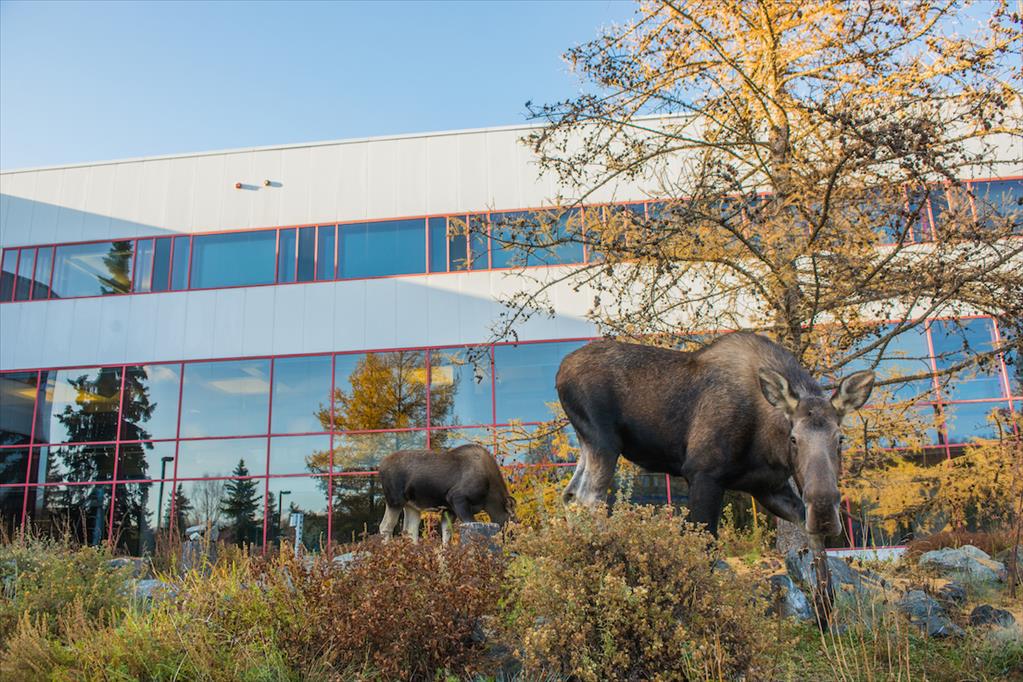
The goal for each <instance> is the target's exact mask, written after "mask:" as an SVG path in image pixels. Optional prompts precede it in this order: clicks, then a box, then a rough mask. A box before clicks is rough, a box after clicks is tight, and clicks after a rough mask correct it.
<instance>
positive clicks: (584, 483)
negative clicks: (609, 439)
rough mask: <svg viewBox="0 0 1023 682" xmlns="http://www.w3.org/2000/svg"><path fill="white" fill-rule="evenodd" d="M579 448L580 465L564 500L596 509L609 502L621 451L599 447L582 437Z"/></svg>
mask: <svg viewBox="0 0 1023 682" xmlns="http://www.w3.org/2000/svg"><path fill="white" fill-rule="evenodd" d="M579 446H580V447H579V464H577V465H576V470H575V473H574V474H573V475H572V480H571V481H569V483H568V487H567V488H565V492H564V493H563V495H562V499H563V500H564V502H565V503H566V504H568V503H570V502H579V503H580V504H583V505H585V506H587V507H595V506H597V505H598V504H600V503H602V502H605V501H606V500H607V490H608V488H609V487H611V479H613V478H614V475H615V469H616V468H617V466H618V450H619V449H618V448H617V447H612V446H611V445H607V444H602V445H601V446H599V447H598V446H595V445H594V444H593V443H591V442H588V441H586V440H584V439H583V438H581V437H580V439H579Z"/></svg>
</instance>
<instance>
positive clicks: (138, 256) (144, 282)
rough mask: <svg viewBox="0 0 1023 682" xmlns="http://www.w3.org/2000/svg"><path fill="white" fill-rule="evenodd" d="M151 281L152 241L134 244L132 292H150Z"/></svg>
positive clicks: (144, 240) (139, 241) (140, 241)
mask: <svg viewBox="0 0 1023 682" xmlns="http://www.w3.org/2000/svg"><path fill="white" fill-rule="evenodd" d="M152 281H153V240H152V239H140V240H138V241H137V242H135V282H134V284H133V285H132V291H142V292H144V291H151V290H152V287H151V285H152Z"/></svg>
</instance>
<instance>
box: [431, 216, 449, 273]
mask: <svg viewBox="0 0 1023 682" xmlns="http://www.w3.org/2000/svg"><path fill="white" fill-rule="evenodd" d="M429 230H430V272H447V271H448V220H447V218H430V221H429Z"/></svg>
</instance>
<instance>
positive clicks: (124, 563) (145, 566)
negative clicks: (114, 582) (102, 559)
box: [107, 556, 152, 578]
mask: <svg viewBox="0 0 1023 682" xmlns="http://www.w3.org/2000/svg"><path fill="white" fill-rule="evenodd" d="M107 567H109V568H110V570H112V571H117V570H120V569H123V568H126V567H130V568H131V571H130V572H129V574H128V577H129V578H145V577H147V576H149V573H150V570H151V568H152V565H151V564H150V563H149V559H143V558H140V557H129V556H119V557H117V558H116V559H111V560H110V561H108V562H107Z"/></svg>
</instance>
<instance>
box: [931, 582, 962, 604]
mask: <svg viewBox="0 0 1023 682" xmlns="http://www.w3.org/2000/svg"><path fill="white" fill-rule="evenodd" d="M936 596H937V597H938V599H940V600H941V601H946V602H949V603H950V604H955V605H956V606H962V605H963V604H965V603H966V588H965V587H963V586H962V585H960V584H959V583H957V582H954V581H953V582H950V583H946V584H945V585H942V586H941V588H940V589H939V590H938V593H937V595H936Z"/></svg>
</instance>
